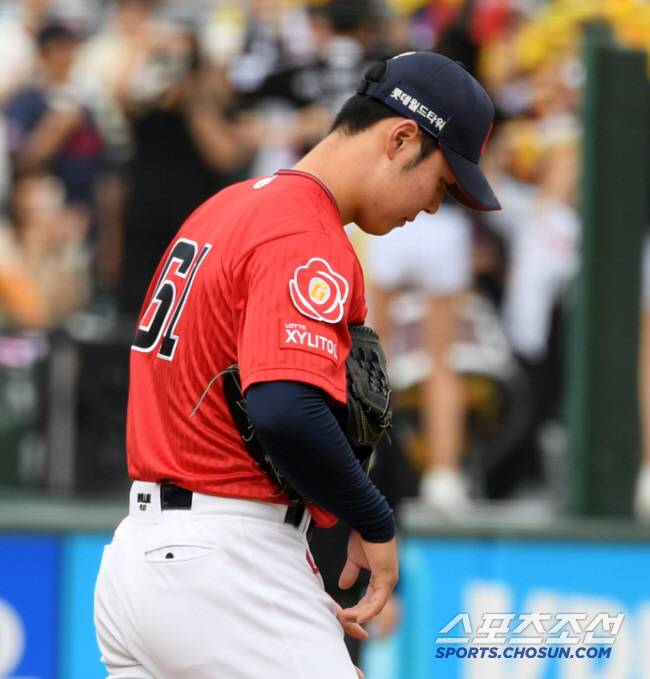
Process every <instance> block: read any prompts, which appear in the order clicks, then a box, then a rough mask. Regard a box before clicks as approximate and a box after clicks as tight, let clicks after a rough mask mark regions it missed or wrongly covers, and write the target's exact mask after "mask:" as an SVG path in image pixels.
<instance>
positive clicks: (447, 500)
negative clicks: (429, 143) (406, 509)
mask: <svg viewBox="0 0 650 679" xmlns="http://www.w3.org/2000/svg"><path fill="white" fill-rule="evenodd" d="M366 272H367V275H368V278H369V290H370V293H371V294H370V313H371V315H372V319H373V324H374V326H375V328H376V330H377V332H378V333H379V336H380V337H381V339H382V342H383V343H384V346H385V347H386V350H387V354H388V361H389V367H390V368H392V371H391V372H392V374H391V379H392V381H393V384H394V385H395V386H397V387H399V386H400V384H403V385H404V386H406V383H408V382H412V381H417V380H418V379H423V394H422V398H421V423H422V434H423V440H424V460H423V462H424V473H423V475H422V478H421V484H420V495H421V497H422V499H423V500H425V501H426V502H427V503H428V504H430V505H431V506H433V507H435V508H436V509H438V510H439V511H442V512H454V511H457V510H459V509H460V510H462V509H463V508H467V506H468V501H469V493H468V488H467V483H466V480H465V477H464V475H463V473H462V470H461V456H462V450H463V434H464V424H465V396H464V389H463V381H462V377H461V376H460V375H459V374H458V373H457V371H456V370H455V369H454V366H453V365H452V362H451V354H450V351H451V347H452V344H453V342H454V341H455V340H456V339H457V334H458V326H459V305H460V304H461V303H462V299H463V295H464V293H465V292H466V291H467V289H468V288H469V286H470V285H471V282H472V222H471V219H470V217H469V213H468V212H467V211H466V210H465V209H464V208H462V207H460V206H457V205H456V204H453V203H452V202H446V201H445V202H443V204H442V205H441V206H440V209H439V210H438V213H437V214H436V215H435V217H434V216H433V215H430V214H427V213H426V212H421V213H420V214H419V215H418V216H417V217H416V219H415V221H414V222H413V223H412V224H409V225H408V226H407V228H404V229H395V230H394V231H391V232H390V233H389V234H387V235H386V237H385V238H381V239H372V240H371V242H370V244H369V246H368V251H367V260H366ZM405 290H408V291H410V292H413V293H414V294H415V295H417V296H418V297H419V301H421V302H422V306H423V309H422V312H423V323H422V337H421V343H420V344H421V347H420V350H419V351H417V352H409V354H402V356H401V358H400V353H401V349H400V347H399V337H398V333H399V331H398V326H399V319H398V316H399V314H400V309H399V304H400V294H401V293H403V292H404V291H405ZM401 301H402V303H403V302H404V298H401ZM409 355H410V356H411V357H415V362H416V364H415V365H413V364H411V363H408V360H409V359H408V358H407V356H409ZM402 359H404V360H402ZM414 371H415V372H414Z"/></svg>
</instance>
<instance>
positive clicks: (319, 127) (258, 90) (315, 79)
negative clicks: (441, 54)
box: [235, 0, 393, 176]
mask: <svg viewBox="0 0 650 679" xmlns="http://www.w3.org/2000/svg"><path fill="white" fill-rule="evenodd" d="M308 16H309V27H310V30H311V35H312V36H313V37H312V46H313V51H312V54H311V55H310V57H309V58H308V59H306V60H303V61H302V62H301V63H292V62H290V61H288V60H284V61H279V62H278V63H277V65H276V67H275V68H274V69H272V70H270V71H269V72H268V73H267V75H266V76H265V77H264V78H263V79H261V80H260V81H259V83H258V85H257V86H256V87H255V88H254V89H249V90H247V92H246V94H247V100H248V101H249V105H250V106H252V107H253V108H254V109H255V110H257V111H258V112H259V113H260V115H261V116H262V117H263V118H264V120H265V121H266V123H267V126H268V131H267V133H266V134H265V135H264V137H263V145H262V147H261V148H260V152H259V153H258V155H257V157H256V161H255V165H254V166H253V168H252V170H251V174H252V175H253V176H263V175H267V174H271V173H273V172H275V171H276V170H277V169H278V168H280V167H291V166H292V165H293V164H294V163H295V162H296V160H297V159H298V158H299V157H300V156H301V155H302V154H303V153H304V151H305V150H306V149H309V148H310V147H312V146H313V145H314V144H315V143H317V142H318V141H320V139H322V138H323V137H324V136H325V134H326V133H327V131H328V130H329V127H330V125H331V123H332V120H333V118H334V114H335V112H336V111H337V110H338V109H339V108H340V106H341V105H342V104H343V102H344V101H345V100H346V99H347V98H348V97H350V96H351V95H352V94H354V92H355V88H356V86H357V84H358V83H359V80H360V78H361V76H362V75H363V73H364V72H365V71H366V70H367V68H368V66H370V65H371V63H373V62H375V61H379V60H381V59H384V58H386V57H387V56H393V55H392V54H390V55H389V54H387V53H386V46H385V40H384V35H383V33H384V31H383V29H384V19H385V17H384V7H383V4H382V2H381V1H380V0H329V1H328V2H326V3H324V4H322V5H316V6H313V7H310V10H309V15H308ZM235 82H237V80H235Z"/></svg>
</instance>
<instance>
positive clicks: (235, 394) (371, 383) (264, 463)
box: [218, 325, 393, 503]
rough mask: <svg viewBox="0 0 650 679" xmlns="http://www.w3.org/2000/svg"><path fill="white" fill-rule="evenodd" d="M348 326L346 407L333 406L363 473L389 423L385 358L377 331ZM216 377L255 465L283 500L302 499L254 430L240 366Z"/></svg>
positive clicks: (389, 397) (388, 392) (390, 405)
mask: <svg viewBox="0 0 650 679" xmlns="http://www.w3.org/2000/svg"><path fill="white" fill-rule="evenodd" d="M348 330H349V332H350V338H351V340H352V348H351V349H350V353H349V355H348V357H347V359H346V360H345V372H346V377H347V405H346V407H343V408H337V409H336V411H335V415H336V417H337V420H338V422H339V424H340V426H341V429H343V432H344V433H345V435H346V437H347V439H348V441H349V443H350V445H351V446H352V450H353V451H354V454H355V456H356V458H357V459H358V460H359V464H361V466H362V467H363V469H364V470H365V472H366V473H367V472H368V468H369V466H370V456H371V454H372V451H373V450H374V449H375V446H376V445H377V443H379V441H380V440H381V438H382V436H383V435H384V434H385V433H386V431H387V430H388V428H389V427H390V425H391V420H392V414H393V410H392V404H391V391H390V384H389V382H388V375H387V373H386V357H385V356H384V352H383V350H382V348H381V345H380V344H379V336H378V335H377V333H376V332H375V331H374V330H372V329H371V328H369V327H368V326H366V325H349V326H348ZM218 377H221V379H222V381H223V392H224V396H225V397H226V403H227V405H228V409H229V410H230V414H231V416H232V419H233V421H234V423H235V426H236V427H237V431H238V432H239V434H240V435H241V437H242V439H243V441H244V443H245V445H246V449H247V450H248V452H249V454H250V456H251V457H252V458H253V460H254V461H255V464H257V466H258V467H259V468H260V469H261V471H263V472H264V474H266V475H267V476H268V477H269V478H270V479H271V480H272V481H273V482H274V484H275V485H276V486H278V488H279V490H278V492H277V494H278V495H280V494H281V493H283V492H285V491H286V493H287V494H288V500H287V502H289V503H296V502H301V498H300V496H299V495H298V493H297V492H296V491H295V490H294V489H293V488H292V487H291V486H290V485H289V483H288V482H287V480H286V479H285V478H284V476H283V475H282V473H281V472H280V470H279V469H278V468H277V467H276V466H275V465H274V464H273V461H272V460H271V458H270V457H269V456H268V455H267V454H266V452H265V451H264V448H263V446H262V444H261V442H260V440H259V439H258V438H257V436H256V434H255V430H254V429H253V423H252V422H251V420H250V417H249V416H248V410H247V408H246V398H245V397H244V394H243V392H242V386H241V379H240V376H239V366H238V365H237V364H235V365H231V366H230V367H228V368H226V370H223V371H222V372H221V373H219V375H218Z"/></svg>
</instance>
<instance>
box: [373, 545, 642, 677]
mask: <svg viewBox="0 0 650 679" xmlns="http://www.w3.org/2000/svg"><path fill="white" fill-rule="evenodd" d="M401 566H402V568H401V573H402V576H401V578H402V593H403V600H404V601H403V603H404V616H403V623H402V628H401V630H400V634H399V662H398V666H399V668H400V671H399V674H398V676H396V677H395V679H406V678H407V677H408V679H431V678H437V677H442V678H444V679H456V678H458V679H492V678H494V679H496V678H499V679H645V678H647V677H650V650H649V649H648V643H647V640H648V639H650V578H648V573H649V572H650V544H645V543H642V544H630V543H599V542H580V543H575V542H566V541H557V542H555V541H545V540H535V541H529V540H523V541H522V540H507V539H506V540H503V539H484V540H480V539H444V538H437V539H431V538H422V539H418V538H409V539H406V540H405V541H404V544H403V546H402V558H401ZM533 611H536V612H546V613H548V614H550V615H551V619H550V620H548V621H545V622H544V627H545V631H546V632H548V631H549V630H550V629H551V628H552V627H553V626H555V625H557V624H558V622H559V618H558V614H560V613H563V614H586V617H585V618H583V619H578V620H575V619H574V621H575V624H576V625H577V629H578V630H579V631H575V630H573V629H572V628H571V624H570V623H567V624H566V625H564V626H563V628H562V631H564V632H566V633H567V634H566V636H567V637H568V639H567V640H564V641H563V640H562V638H561V633H562V632H558V633H557V634H554V635H536V636H538V637H539V636H542V641H541V643H539V644H538V643H537V642H536V643H535V644H531V643H530V642H529V643H522V642H520V641H519V639H518V637H521V634H525V635H526V636H528V635H529V634H531V636H532V632H533V631H534V630H533V628H532V627H530V626H529V627H528V629H526V630H525V632H522V633H521V634H519V635H512V634H511V633H512V632H513V630H514V629H516V627H517V625H518V624H520V622H521V618H520V617H519V616H520V615H521V614H526V613H531V612H533ZM486 613H492V614H506V615H507V614H514V615H515V616H516V617H514V618H513V620H512V621H510V622H509V623H508V624H507V625H506V626H505V627H504V629H505V630H507V632H505V633H502V634H495V635H494V637H495V638H496V639H501V641H495V640H494V639H493V640H492V641H485V639H486V638H487V637H488V635H489V634H490V633H488V632H485V631H484V632H483V633H482V634H480V635H478V634H477V630H479V629H480V628H481V626H482V625H483V623H484V618H483V615H484V614H486ZM599 613H605V614H607V616H608V617H614V616H616V615H618V614H620V613H624V615H625V617H624V619H623V623H622V625H621V627H620V631H619V632H618V634H616V635H614V636H612V635H611V634H608V633H607V630H606V629H605V628H604V626H603V625H602V624H600V623H599V624H597V625H596V627H595V629H594V634H595V639H594V642H593V643H591V644H585V638H586V637H585V630H586V628H587V627H588V625H589V623H590V622H592V621H593V620H594V619H595V618H596V617H597V615H598V614H599ZM459 614H466V616H465V621H466V622H467V623H468V628H467V629H464V626H463V620H462V619H459V620H458V622H457V623H456V624H455V625H454V626H453V628H451V629H449V630H448V631H447V633H446V634H441V630H443V629H444V628H445V626H446V625H448V623H450V622H452V621H453V620H454V618H455V617H456V616H458V615H459ZM500 624H501V622H500V618H497V619H493V621H492V623H491V625H492V626H493V627H495V628H497V627H499V625H500ZM609 629H610V630H613V629H614V628H613V626H612V627H610V628H609ZM479 636H480V637H482V639H479V638H478V637H479ZM558 637H559V638H558ZM456 638H464V639H468V638H469V639H470V642H465V643H454V642H453V641H452V639H456ZM576 639H577V640H578V641H576ZM599 639H600V641H599ZM612 639H614V643H613V644H610V643H608V640H609V641H611V640H612ZM517 645H519V646H523V647H525V648H531V649H532V650H530V654H531V655H537V656H538V655H539V649H541V648H542V647H544V648H545V649H546V651H545V655H546V656H547V657H543V658H541V657H523V658H521V657H519V658H511V659H508V658H506V657H505V655H506V648H508V647H510V650H509V651H508V652H507V654H508V655H512V654H513V652H514V649H515V648H516V647H517ZM472 646H476V648H479V649H480V648H486V647H489V648H494V649H495V651H494V653H493V654H494V656H495V657H492V658H490V657H483V658H481V657H477V658H468V657H467V655H468V651H469V649H470V648H471V647H472ZM591 646H593V647H594V648H595V649H597V650H598V651H599V655H600V657H594V658H588V657H583V658H579V657H577V655H578V652H577V649H578V648H580V647H583V648H589V647H591ZM450 647H453V648H454V651H453V652H451V651H447V649H448V648H450ZM461 647H463V648H462V650H461V651H460V652H459V651H458V649H459V648H461ZM554 647H555V650H551V655H553V654H554V653H556V652H557V649H558V648H563V647H564V648H566V649H568V650H567V653H569V654H570V655H569V657H561V658H549V657H548V652H549V649H553V648H554ZM600 648H603V649H605V650H604V651H602V652H601V651H600ZM441 649H444V651H443V650H441ZM607 649H609V650H607ZM520 652H522V651H520ZM589 652H590V653H591V652H592V651H589ZM594 652H595V651H594ZM448 653H451V655H449V656H448ZM458 654H461V655H463V656H464V657H462V658H459V657H458ZM581 654H582V655H586V651H582V652H581ZM606 654H607V655H609V657H606ZM478 655H479V656H480V652H479V654H478ZM484 655H485V656H488V655H489V653H488V652H486V653H485V654H484ZM441 656H442V657H441ZM571 656H573V657H571ZM368 679H372V677H368Z"/></svg>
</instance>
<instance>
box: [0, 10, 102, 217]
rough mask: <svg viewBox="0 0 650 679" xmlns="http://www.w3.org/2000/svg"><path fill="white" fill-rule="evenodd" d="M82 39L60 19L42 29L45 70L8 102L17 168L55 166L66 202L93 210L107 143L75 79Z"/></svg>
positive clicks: (11, 145)
mask: <svg viewBox="0 0 650 679" xmlns="http://www.w3.org/2000/svg"><path fill="white" fill-rule="evenodd" d="M77 40H78V37H77V35H76V34H75V32H74V31H73V30H72V28H70V27H69V26H68V25H66V24H64V23H61V22H55V23H48V24H47V25H45V26H44V27H43V28H42V29H41V30H40V32H39V33H38V36H37V43H38V50H39V57H40V66H41V75H40V77H39V78H35V79H33V81H32V82H31V83H30V84H28V85H26V86H25V87H23V88H22V89H20V90H19V91H18V92H17V93H16V94H15V95H14V96H13V97H11V98H10V100H9V101H8V103H7V112H6V116H7V130H8V139H9V143H8V146H9V151H10V153H11V160H12V166H13V171H14V172H15V173H16V174H20V173H23V172H28V171H32V170H47V171H49V172H52V173H53V174H54V175H55V176H57V177H59V179H61V181H62V183H63V186H64V189H65V199H66V202H67V203H68V204H74V205H76V206H77V207H79V208H83V209H85V210H87V211H88V213H89V214H90V215H92V213H93V206H94V203H95V190H96V185H97V180H98V176H99V173H100V171H101V170H102V168H103V162H104V144H103V139H102V136H101V134H100V132H99V130H98V128H97V126H96V124H95V122H94V120H93V118H92V115H91V113H90V110H89V109H88V108H87V107H86V106H85V105H84V103H83V102H82V101H81V99H80V96H79V92H78V91H77V90H76V89H75V87H74V84H73V83H72V81H71V79H70V73H71V69H72V66H73V64H74V59H75V55H76V49H77Z"/></svg>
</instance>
